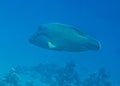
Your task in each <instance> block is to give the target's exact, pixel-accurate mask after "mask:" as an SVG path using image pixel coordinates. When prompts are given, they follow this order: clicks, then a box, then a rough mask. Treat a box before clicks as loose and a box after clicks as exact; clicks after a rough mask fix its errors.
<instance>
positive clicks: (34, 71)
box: [0, 61, 112, 86]
mask: <svg viewBox="0 0 120 86" xmlns="http://www.w3.org/2000/svg"><path fill="white" fill-rule="evenodd" d="M20 78H21V79H20ZM0 86H112V83H111V81H110V75H109V73H108V72H106V70H105V69H104V68H101V69H100V70H99V72H96V73H93V74H91V75H90V76H89V77H88V78H86V79H84V80H81V79H80V76H79V73H78V72H77V69H76V65H75V63H74V62H72V61H70V62H68V63H67V64H66V65H65V66H64V67H58V66H57V65H56V64H53V63H47V64H41V63H40V64H38V65H37V66H33V67H29V68H28V67H21V66H17V67H16V68H12V69H11V70H10V71H9V72H8V74H6V75H5V76H3V77H0Z"/></svg>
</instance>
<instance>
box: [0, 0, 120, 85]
mask: <svg viewBox="0 0 120 86" xmlns="http://www.w3.org/2000/svg"><path fill="white" fill-rule="evenodd" d="M119 4H120V1H119V0H1V1H0V78H1V77H3V75H7V74H8V72H9V70H11V68H14V67H16V66H18V65H19V66H21V67H29V68H32V67H33V66H36V65H38V64H40V63H41V64H43V65H45V64H50V63H54V64H56V65H59V66H60V67H64V66H65V65H66V64H69V63H70V64H71V61H72V64H73V63H74V64H75V65H76V67H75V68H76V69H75V70H76V71H77V73H78V74H79V78H80V79H81V81H82V80H84V79H86V78H87V77H89V76H90V74H92V73H96V72H98V71H99V69H101V68H104V69H105V70H106V71H107V72H108V75H110V83H112V86H120V5H119ZM52 22H58V23H63V24H68V25H73V26H75V27H76V28H78V29H79V30H80V31H82V32H85V33H87V34H89V35H90V36H92V37H94V38H95V39H97V40H99V41H100V43H101V49H100V50H99V51H87V52H76V53H75V52H74V53H73V52H61V51H52V50H47V49H42V48H40V47H36V46H34V45H31V44H30V43H29V42H28V39H29V37H30V36H31V35H32V34H33V33H34V32H35V31H36V30H37V29H38V26H39V25H40V24H44V23H52ZM73 46H74V45H73ZM29 68H28V69H29ZM19 69H20V68H19ZM12 70H13V69H12ZM21 70H22V69H21ZM27 71H28V70H27ZM29 71H30V70H29ZM71 71H72V70H71ZM48 72H49V71H48ZM69 72H70V71H67V73H69ZM35 74H36V73H34V75H35ZM61 74H62V73H61ZM18 75H19V74H18ZM36 75H37V74H36ZM59 78H60V77H59ZM59 78H58V79H59ZM10 79H11V78H10ZM28 79H29V78H28ZM63 79H64V78H63ZM1 81H2V80H1V79H0V82H1ZM9 82H10V81H9ZM16 82H17V81H16ZM6 83H7V82H6ZM64 83H65V82H64ZM86 83H87V82H86ZM0 86H3V85H1V84H0ZM5 86H6V85H5ZM12 86H18V85H17V84H16V85H15V84H14V85H12ZM22 86H34V85H22ZM35 86H38V85H35ZM40 86H73V85H42V84H41V85H40ZM75 86H82V85H75ZM84 86H93V85H92V84H90V85H84ZM94 86H97V85H94ZM100 86H111V85H110V84H109V85H100Z"/></svg>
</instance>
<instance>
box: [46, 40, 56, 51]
mask: <svg viewBox="0 0 120 86" xmlns="http://www.w3.org/2000/svg"><path fill="white" fill-rule="evenodd" d="M48 46H49V48H52V49H54V48H56V46H55V45H54V44H53V43H52V42H50V41H48Z"/></svg>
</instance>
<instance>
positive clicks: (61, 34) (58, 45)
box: [29, 23, 100, 52]
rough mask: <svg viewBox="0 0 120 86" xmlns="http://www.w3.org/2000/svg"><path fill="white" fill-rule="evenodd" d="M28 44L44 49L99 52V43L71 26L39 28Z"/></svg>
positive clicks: (58, 25)
mask: <svg viewBox="0 0 120 86" xmlns="http://www.w3.org/2000/svg"><path fill="white" fill-rule="evenodd" d="M29 42H30V43H32V44H34V45H36V46H39V47H42V48H46V49H51V50H58V51H69V52H81V51H88V50H99V48H100V43H99V42H98V41H97V40H95V39H93V38H91V37H90V36H88V35H86V34H85V33H83V32H81V31H79V30H78V29H76V28H75V27H73V26H70V25H65V24H61V23H49V24H42V25H40V26H39V28H38V31H37V32H36V33H35V34H34V35H33V36H32V37H31V38H30V39H29Z"/></svg>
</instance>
